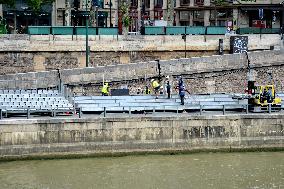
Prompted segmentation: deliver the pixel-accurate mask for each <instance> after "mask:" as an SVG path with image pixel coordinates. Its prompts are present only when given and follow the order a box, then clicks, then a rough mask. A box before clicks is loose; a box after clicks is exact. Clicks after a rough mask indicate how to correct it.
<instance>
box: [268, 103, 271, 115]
mask: <svg viewBox="0 0 284 189" xmlns="http://www.w3.org/2000/svg"><path fill="white" fill-rule="evenodd" d="M268 113H270V114H271V104H268Z"/></svg>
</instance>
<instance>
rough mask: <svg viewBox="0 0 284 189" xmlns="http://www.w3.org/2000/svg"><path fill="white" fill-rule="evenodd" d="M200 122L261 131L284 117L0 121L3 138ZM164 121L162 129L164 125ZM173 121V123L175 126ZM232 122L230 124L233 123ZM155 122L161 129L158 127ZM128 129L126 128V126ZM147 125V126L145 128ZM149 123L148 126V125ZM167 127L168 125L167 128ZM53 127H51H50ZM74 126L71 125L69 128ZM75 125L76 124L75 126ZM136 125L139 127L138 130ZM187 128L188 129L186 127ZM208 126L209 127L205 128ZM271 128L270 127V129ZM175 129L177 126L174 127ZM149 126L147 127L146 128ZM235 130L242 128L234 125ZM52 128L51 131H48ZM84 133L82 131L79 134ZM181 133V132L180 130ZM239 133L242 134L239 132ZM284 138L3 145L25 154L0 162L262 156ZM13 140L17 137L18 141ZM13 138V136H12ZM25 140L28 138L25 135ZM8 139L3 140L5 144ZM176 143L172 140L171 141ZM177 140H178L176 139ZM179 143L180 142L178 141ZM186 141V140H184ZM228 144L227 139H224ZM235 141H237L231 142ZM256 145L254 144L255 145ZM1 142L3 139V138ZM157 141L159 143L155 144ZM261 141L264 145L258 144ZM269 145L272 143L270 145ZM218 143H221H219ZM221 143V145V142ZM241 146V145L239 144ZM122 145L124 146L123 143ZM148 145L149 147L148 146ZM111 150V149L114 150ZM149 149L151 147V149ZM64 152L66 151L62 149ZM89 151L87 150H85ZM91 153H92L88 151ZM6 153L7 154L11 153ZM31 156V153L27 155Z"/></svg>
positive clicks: (0, 158)
mask: <svg viewBox="0 0 284 189" xmlns="http://www.w3.org/2000/svg"><path fill="white" fill-rule="evenodd" d="M202 120H203V122H200V123H199V124H200V126H201V127H206V126H208V125H210V126H212V125H217V126H218V125H225V126H224V129H229V128H231V126H230V125H231V123H235V122H236V121H237V120H240V121H245V122H241V124H242V123H243V124H244V123H246V124H245V127H258V126H259V124H260V125H262V126H261V127H259V128H260V129H261V128H262V129H263V128H267V127H270V126H275V125H276V126H278V125H280V126H281V128H283V124H282V123H284V115H283V114H262V115H259V114H257V115H202V116H188V115H185V114H184V115H182V116H178V117H177V116H145V117H127V116H125V117H119V118H115V117H107V118H92V119H90V118H85V119H78V118H70V119H63V118H62V119H61V118H60V119H32V120H26V119H25V120H24V119H11V120H2V121H0V137H1V135H2V137H3V135H4V134H5V133H7V132H8V133H9V132H11V133H13V132H15V136H17V135H18V134H19V133H20V134H24V133H25V132H30V131H33V132H38V131H70V130H74V128H76V129H75V130H79V131H82V130H85V129H86V124H89V126H88V127H89V129H90V127H92V129H94V130H95V129H101V130H106V129H114V128H115V129H137V128H140V129H141V128H142V129H145V128H148V129H149V128H150V129H151V128H168V129H186V130H187V129H189V128H191V127H192V124H191V123H195V124H196V121H198V122H199V121H202ZM162 121H168V122H163V125H159V124H161V122H162ZM173 121H174V122H173ZM230 121H231V122H230ZM154 122H155V123H156V124H158V125H155V124H154ZM113 123H116V124H117V123H121V125H116V127H114V126H113V125H112V124H113ZM126 123H127V124H128V126H125V124H126ZM143 123H144V125H143ZM145 123H146V125H145ZM166 123H167V124H168V125H167V124H166ZM50 124H51V125H50ZM70 124H71V125H70ZM74 124H77V126H75V125H74ZM134 124H137V125H136V126H135V125H134ZM185 124H186V125H185ZM204 124H206V125H204ZM270 124H271V125H270ZM174 125H175V126H174ZM145 126H146V127H145ZM233 127H239V126H238V125H235V126H233ZM47 128H49V129H47ZM80 129H81V130H80ZM273 129H275V128H270V129H268V133H271V132H272V131H273ZM180 131H181V130H180ZM150 132H152V131H150ZM238 132H240V131H238ZM281 132H282V134H281V135H282V136H279V137H278V138H277V137H276V136H275V137H272V138H271V137H270V136H263V137H260V138H257V137H252V136H250V137H249V136H247V138H243V139H244V140H243V142H244V144H243V145H235V146H234V145H228V144H227V145H223V146H221V145H220V146H218V145H211V144H210V143H208V144H209V146H208V145H207V146H202V145H201V146H188V143H187V144H186V146H184V144H185V143H182V144H181V146H180V145H179V144H180V143H178V141H177V143H175V144H174V145H173V144H172V143H168V144H169V145H167V143H165V145H166V146H163V145H161V144H163V142H162V143H161V141H159V140H161V139H159V138H156V139H154V143H153V144H156V145H157V146H154V148H153V146H151V147H150V148H143V146H142V148H139V146H136V147H134V146H135V145H134V146H133V147H131V145H130V148H128V147H129V146H124V147H122V148H119V145H118V148H115V146H112V145H110V148H104V144H103V143H104V142H103V141H100V142H98V145H96V144H94V143H93V144H92V143H88V142H86V143H77V144H76V143H73V144H72V143H71V144H68V143H64V142H61V143H49V144H48V143H46V144H34V145H33V144H24V145H2V146H1V145H0V149H1V150H2V152H4V151H5V149H6V150H8V151H10V152H13V151H17V149H20V150H21V151H22V152H21V153H19V154H9V153H6V154H5V153H2V155H1V156H0V162H2V161H14V160H37V159H74V158H88V157H119V156H128V155H148V154H159V155H163V154H164V155H174V154H190V153H211V152H226V153H228V152H255V151H257V152H260V151H284V145H283V144H284V143H283V129H282V130H281ZM15 136H14V137H15ZM11 137H12V136H11ZM25 137H29V135H26V136H25ZM4 139H5V138H2V142H3V141H4ZM171 139H173V138H171ZM259 139H260V140H259ZM175 140H176V139H175ZM177 140H178V139H177ZM182 140H186V139H182ZM213 140H215V139H214V137H213ZM225 140H226V139H225ZM232 140H233V141H234V138H232ZM254 140H255V141H256V143H254V142H253V141H254ZM0 141H1V138H0ZM120 141H121V142H122V144H126V143H129V144H132V142H131V141H128V140H120ZM155 141H156V142H155ZM206 141H207V140H206ZM258 141H260V142H261V143H258ZM263 141H267V143H263ZM269 141H270V142H269ZM217 142H218V141H217ZM219 142H222V140H221V141H219ZM236 142H238V141H236ZM56 144H59V145H60V146H61V148H62V147H64V146H65V147H66V148H67V149H68V151H61V152H56V151H52V150H50V148H52V147H56ZM120 144H121V143H120ZM145 144H146V143H145ZM68 145H74V146H75V147H76V148H80V150H78V151H72V148H71V147H70V148H69V147H68ZM84 145H85V146H86V145H88V146H91V147H92V146H93V147H94V146H98V147H99V148H97V149H96V148H95V147H94V148H93V150H90V149H92V148H85V149H84ZM111 146H112V147H111ZM144 147H145V146H144ZM148 147H149V146H148ZM36 148H40V149H44V148H45V149H48V150H46V151H44V150H42V151H41V152H36V151H34V153H32V152H29V150H30V149H36ZM62 149H63V148H62ZM86 149H87V150H86ZM88 149H89V150H88ZM8 151H7V152H8ZM27 152H28V153H27Z"/></svg>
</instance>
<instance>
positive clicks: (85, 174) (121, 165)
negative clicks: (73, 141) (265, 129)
mask: <svg viewBox="0 0 284 189" xmlns="http://www.w3.org/2000/svg"><path fill="white" fill-rule="evenodd" d="M0 188H1V189H2V188H3V189H9V188H17V189H18V188H25V189H26V188H33V189H34V188H44V189H57V188H58V189H59V188H60V189H62V188H64V189H65V188H66V189H77V188H78V189H84V188H123V189H128V188H130V189H140V188H141V189H142V188H143V189H148V188H149V189H158V188H161V189H172V188H173V189H176V188H182V189H185V188H200V189H207V188H208V189H209V188H210V189H212V188H224V189H229V188H253V189H256V188H257V189H258V188H277V189H279V188H284V152H254V153H199V154H187V155H145V156H126V157H113V158H110V157H107V158H86V159H67V160H66V159H64V160H36V161H14V162H1V163H0Z"/></svg>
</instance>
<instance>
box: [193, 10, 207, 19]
mask: <svg viewBox="0 0 284 189" xmlns="http://www.w3.org/2000/svg"><path fill="white" fill-rule="evenodd" d="M193 19H204V11H194V12H193Z"/></svg>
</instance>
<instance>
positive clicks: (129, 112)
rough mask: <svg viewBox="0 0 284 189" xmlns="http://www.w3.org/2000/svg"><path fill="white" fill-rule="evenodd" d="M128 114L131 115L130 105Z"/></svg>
mask: <svg viewBox="0 0 284 189" xmlns="http://www.w3.org/2000/svg"><path fill="white" fill-rule="evenodd" d="M128 114H129V115H131V107H130V106H129V110H128Z"/></svg>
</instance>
